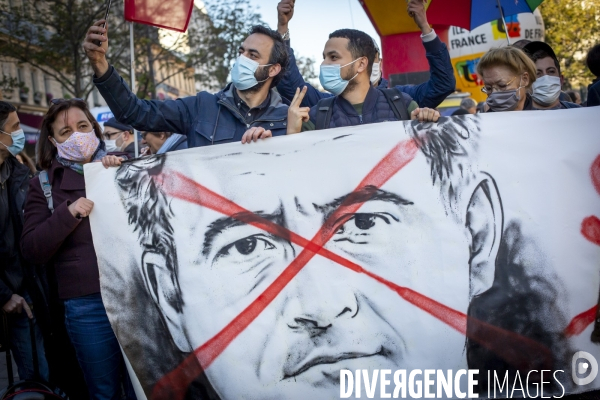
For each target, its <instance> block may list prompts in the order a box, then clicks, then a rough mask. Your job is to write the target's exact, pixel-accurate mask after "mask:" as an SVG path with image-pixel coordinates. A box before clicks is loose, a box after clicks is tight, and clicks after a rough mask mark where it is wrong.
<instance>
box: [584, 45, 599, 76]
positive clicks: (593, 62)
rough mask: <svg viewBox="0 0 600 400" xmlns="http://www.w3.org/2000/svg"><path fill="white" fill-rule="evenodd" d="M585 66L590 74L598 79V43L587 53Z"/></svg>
mask: <svg viewBox="0 0 600 400" xmlns="http://www.w3.org/2000/svg"><path fill="white" fill-rule="evenodd" d="M585 64H586V65H587V67H588V68H589V69H590V71H592V74H594V75H596V76H597V77H600V43H598V44H597V45H595V46H594V47H592V48H591V49H590V51H588V54H587V57H586V59H585Z"/></svg>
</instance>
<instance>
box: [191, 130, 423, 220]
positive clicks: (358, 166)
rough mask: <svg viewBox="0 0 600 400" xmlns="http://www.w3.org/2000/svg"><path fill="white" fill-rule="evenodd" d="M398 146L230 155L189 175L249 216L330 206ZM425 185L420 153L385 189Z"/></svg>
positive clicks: (330, 145) (342, 146)
mask: <svg viewBox="0 0 600 400" xmlns="http://www.w3.org/2000/svg"><path fill="white" fill-rule="evenodd" d="M395 144H396V143H393V142H392V143H389V145H387V146H386V145H383V146H381V148H377V147H376V148H375V149H373V151H370V152H364V151H357V148H358V147H361V148H362V146H364V144H359V143H357V142H355V141H352V140H349V141H347V142H346V143H343V139H342V140H340V142H339V143H336V142H335V141H331V142H329V143H320V144H317V145H315V146H312V147H311V148H308V149H303V150H302V151H299V152H296V153H289V154H284V155H281V154H235V155H228V156H225V157H222V158H219V159H213V160H210V161H209V162H208V163H207V164H210V166H208V165H206V166H205V167H203V168H194V169H189V170H188V171H189V172H187V174H190V175H189V176H190V178H191V179H193V180H194V181H196V182H198V183H200V184H202V185H203V186H205V187H207V188H209V189H211V190H213V191H215V192H217V193H218V194H220V195H222V196H223V197H225V198H227V199H228V200H231V201H233V202H234V203H236V204H238V205H240V206H242V207H243V208H245V209H248V210H250V211H263V212H274V211H275V210H277V209H279V208H281V207H284V208H287V207H290V206H292V207H293V206H294V205H296V204H301V205H303V206H305V207H311V206H312V204H315V205H325V204H328V203H330V202H332V201H334V200H336V199H338V198H340V197H342V196H345V195H347V194H349V193H351V192H352V191H353V190H355V189H356V188H357V187H359V184H360V182H361V181H363V179H364V178H365V177H366V176H368V175H369V173H370V172H371V171H372V170H373V168H374V167H375V166H376V165H378V164H379V163H380V162H381V160H382V159H383V158H384V156H385V155H386V154H387V153H388V152H389V151H390V150H391V149H392V148H393V147H394V145H395ZM238 157H239V159H238V160H236V158H238ZM180 163H181V166H182V168H186V167H185V166H184V165H185V164H188V162H187V161H185V160H181V161H180ZM405 170H406V171H405ZM182 172H183V171H182ZM183 173H184V174H186V172H183ZM416 176H419V179H416V178H415V177H416ZM422 186H426V187H428V188H430V187H432V184H431V178H430V176H429V165H428V164H427V162H426V160H425V157H424V156H423V155H422V154H421V152H418V153H417V155H416V156H415V158H414V159H413V160H412V161H410V162H409V165H407V167H405V168H403V169H401V170H399V171H398V172H397V173H396V174H394V176H393V179H390V180H389V181H388V182H387V183H386V187H385V188H384V189H385V190H387V191H390V192H393V193H396V194H398V195H403V196H404V195H405V194H407V195H408V194H410V193H413V192H416V191H420V190H422V189H421V187H422ZM427 192H429V191H427ZM404 197H405V196H404ZM286 211H290V210H286ZM313 211H314V208H313Z"/></svg>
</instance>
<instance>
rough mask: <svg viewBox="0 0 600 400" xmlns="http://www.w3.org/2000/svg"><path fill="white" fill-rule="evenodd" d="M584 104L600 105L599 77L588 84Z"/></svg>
mask: <svg viewBox="0 0 600 400" xmlns="http://www.w3.org/2000/svg"><path fill="white" fill-rule="evenodd" d="M586 106H587V107H594V106H600V79H596V80H594V82H592V84H591V85H590V86H588V97H587V102H586Z"/></svg>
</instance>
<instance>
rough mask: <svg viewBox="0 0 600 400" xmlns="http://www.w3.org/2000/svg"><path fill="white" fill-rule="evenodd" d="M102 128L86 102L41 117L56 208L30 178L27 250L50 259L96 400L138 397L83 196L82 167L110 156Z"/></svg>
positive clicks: (40, 153)
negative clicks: (107, 303)
mask: <svg viewBox="0 0 600 400" xmlns="http://www.w3.org/2000/svg"><path fill="white" fill-rule="evenodd" d="M101 137H102V136H101V130H100V126H99V125H98V123H97V122H96V120H95V119H94V117H93V116H92V114H91V113H90V111H89V110H88V107H87V104H86V103H85V102H84V101H83V100H79V99H71V100H64V99H60V100H55V101H54V102H53V104H52V106H51V107H50V109H49V110H48V113H47V114H46V116H45V117H44V120H43V122H42V128H41V131H40V138H39V143H38V147H37V160H38V164H39V165H40V166H41V167H42V169H43V170H44V171H47V173H48V178H49V182H50V184H51V186H52V208H53V211H52V210H51V209H50V208H51V207H50V205H49V203H48V202H47V200H46V197H45V196H44V192H43V190H42V187H41V184H40V180H39V179H38V177H35V178H33V179H32V180H31V181H30V183H29V194H28V196H27V201H26V203H25V225H24V228H23V235H22V239H21V249H22V252H23V255H24V256H25V257H26V258H28V259H29V261H31V262H33V263H37V264H44V263H48V262H52V263H53V265H54V268H55V271H56V279H57V283H58V294H59V297H60V298H61V300H63V302H64V306H65V325H66V328H67V332H68V334H69V337H70V339H71V342H72V343H73V346H74V348H75V353H76V354H77V359H78V361H79V364H80V366H81V369H82V370H83V374H84V377H85V380H86V383H87V385H88V389H89V392H90V397H91V398H92V399H117V398H121V391H122V388H123V387H124V388H125V391H126V394H127V398H129V399H135V394H134V392H133V389H132V387H131V382H130V381H129V377H128V375H127V372H126V369H125V365H124V362H123V357H122V354H121V350H120V348H119V344H118V342H117V338H116V337H115V335H114V333H113V331H112V328H111V326H110V323H109V321H108V317H107V315H106V310H105V309H104V305H103V304H102V298H101V296H100V280H99V272H98V263H97V259H96V252H95V250H94V244H93V242H92V232H91V230H90V221H89V218H88V216H89V215H90V212H91V211H92V210H93V207H94V203H92V201H90V200H88V199H86V197H85V180H84V177H83V165H84V164H86V163H88V162H93V161H99V160H100V159H101V158H102V157H103V156H105V155H106V151H105V150H104V142H103V141H102V139H101Z"/></svg>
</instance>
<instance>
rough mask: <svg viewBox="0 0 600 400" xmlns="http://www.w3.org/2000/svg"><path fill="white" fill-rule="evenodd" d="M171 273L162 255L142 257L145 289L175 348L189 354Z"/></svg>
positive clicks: (179, 303)
mask: <svg viewBox="0 0 600 400" xmlns="http://www.w3.org/2000/svg"><path fill="white" fill-rule="evenodd" d="M173 273H174V272H173V271H172V270H171V269H170V268H169V267H168V264H167V258H166V257H165V256H164V255H163V254H159V253H154V252H145V253H144V254H143V255H142V275H143V277H144V283H145V284H146V289H147V291H148V293H150V296H151V297H152V300H154V303H155V304H156V306H157V307H158V309H159V310H160V313H161V314H162V316H163V318H164V321H165V323H166V324H167V328H168V329H169V332H170V334H171V337H172V338H173V341H174V342H175V344H176V345H177V347H178V348H179V349H180V350H181V351H183V352H190V351H191V350H192V349H191V347H190V344H189V342H188V341H187V338H186V335H185V328H184V326H183V323H182V322H183V321H182V318H183V315H182V313H181V309H180V306H181V302H180V301H179V302H178V301H176V300H175V299H176V298H180V294H179V288H178V287H177V286H176V285H175V283H174V282H176V280H175V279H173ZM174 300H175V301H174ZM177 305H179V306H177Z"/></svg>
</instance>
